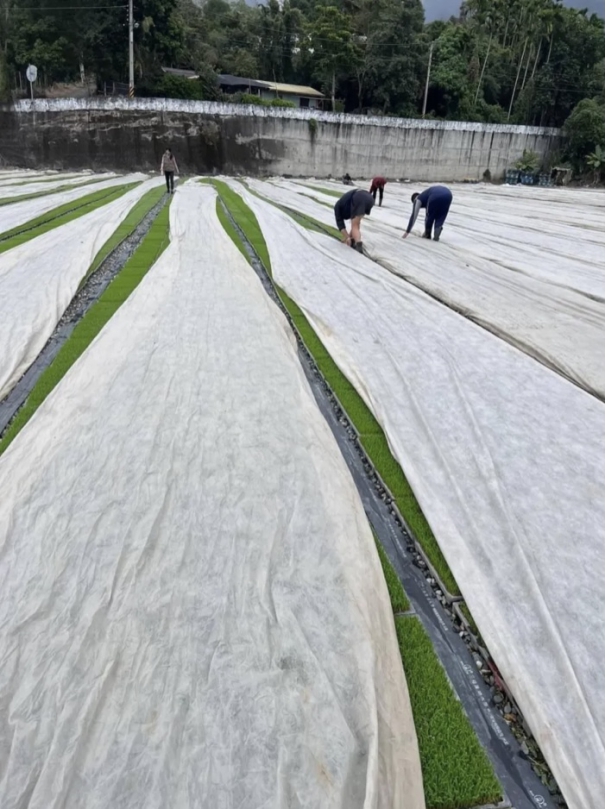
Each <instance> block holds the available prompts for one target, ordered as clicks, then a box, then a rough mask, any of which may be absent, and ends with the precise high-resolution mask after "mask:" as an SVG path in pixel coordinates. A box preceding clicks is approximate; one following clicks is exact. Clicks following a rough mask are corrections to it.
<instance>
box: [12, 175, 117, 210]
mask: <svg viewBox="0 0 605 809" xmlns="http://www.w3.org/2000/svg"><path fill="white" fill-rule="evenodd" d="M106 179H107V178H106V177H99V178H98V179H96V180H87V181H86V182H85V183H76V184H74V185H68V184H66V185H60V186H58V187H57V188H49V189H48V191H36V192H35V193H34V194H23V195H22V196H19V197H2V198H0V207H1V206H2V205H10V204H11V203H12V202H25V201H26V200H28V199H36V197H47V196H49V195H50V194H58V193H59V192H60V191H72V190H73V189H74V188H83V187H84V186H85V185H94V184H95V183H102V182H104V181H105V180H106Z"/></svg>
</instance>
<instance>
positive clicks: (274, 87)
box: [218, 73, 324, 109]
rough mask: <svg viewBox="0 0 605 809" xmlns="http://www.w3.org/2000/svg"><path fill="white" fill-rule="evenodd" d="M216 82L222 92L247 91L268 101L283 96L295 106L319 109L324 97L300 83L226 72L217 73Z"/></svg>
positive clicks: (317, 91)
mask: <svg viewBox="0 0 605 809" xmlns="http://www.w3.org/2000/svg"><path fill="white" fill-rule="evenodd" d="M218 83H219V86H220V88H221V90H222V91H223V92H224V93H249V94H251V95H258V96H259V97H260V98H263V99H266V100H268V101H270V100H271V99H273V98H283V99H284V100H285V101H292V102H293V103H294V104H295V105H296V106H297V107H309V108H311V109H321V106H322V102H323V99H324V96H323V95H322V94H321V93H320V92H319V90H315V89H314V88H313V87H306V86H304V85H301V84H283V83H282V82H274V81H262V80H260V79H247V78H244V77H242V76H229V75H228V74H226V73H219V77H218Z"/></svg>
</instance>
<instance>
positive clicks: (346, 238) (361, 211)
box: [334, 188, 374, 253]
mask: <svg viewBox="0 0 605 809" xmlns="http://www.w3.org/2000/svg"><path fill="white" fill-rule="evenodd" d="M373 207H374V199H373V197H372V195H371V194H370V192H369V191H363V190H362V189H361V188H354V189H353V190H352V191H347V193H346V194H344V195H343V196H342V197H341V198H340V199H339V200H338V202H337V203H336V205H335V206H334V216H335V217H336V227H337V228H338V230H339V231H340V233H341V235H342V240H343V242H346V243H347V244H348V245H349V246H350V247H354V248H355V250H357V251H358V252H359V253H362V252H363V246H362V242H361V220H362V219H363V217H364V216H369V215H370V211H371V210H372V208H373ZM347 220H350V221H351V232H350V233H349V232H348V231H347V227H346V225H345V222H346V221H347Z"/></svg>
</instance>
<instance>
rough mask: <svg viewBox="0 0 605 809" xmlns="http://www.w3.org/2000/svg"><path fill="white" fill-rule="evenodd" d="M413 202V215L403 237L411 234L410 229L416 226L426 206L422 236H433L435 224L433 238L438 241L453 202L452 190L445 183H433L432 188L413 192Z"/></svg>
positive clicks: (424, 237)
mask: <svg viewBox="0 0 605 809" xmlns="http://www.w3.org/2000/svg"><path fill="white" fill-rule="evenodd" d="M412 202H413V203H414V207H413V208H412V215H411V216H410V221H409V223H408V228H407V230H406V232H405V233H404V234H403V238H404V239H405V238H407V236H409V234H410V231H411V230H412V228H413V227H414V222H415V221H416V219H417V217H418V214H419V213H420V209H421V208H426V217H425V220H424V233H423V234H422V238H423V239H430V238H431V234H432V231H433V225H434V226H435V235H434V236H433V238H434V240H435V241H436V242H438V241H439V237H440V236H441V231H442V230H443V223H444V222H445V220H446V218H447V215H448V212H449V210H450V205H451V204H452V192H451V191H450V189H449V188H446V187H445V186H444V185H432V186H431V187H430V188H427V189H426V190H425V191H423V192H422V194H412Z"/></svg>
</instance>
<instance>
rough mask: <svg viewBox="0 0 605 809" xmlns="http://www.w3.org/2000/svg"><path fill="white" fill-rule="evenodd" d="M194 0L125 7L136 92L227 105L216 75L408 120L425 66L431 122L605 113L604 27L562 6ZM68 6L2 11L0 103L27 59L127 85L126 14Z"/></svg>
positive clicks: (46, 70)
mask: <svg viewBox="0 0 605 809" xmlns="http://www.w3.org/2000/svg"><path fill="white" fill-rule="evenodd" d="M116 2H117V0H116ZM197 2H198V3H199V5H196V4H194V3H193V1H192V0H136V2H135V18H136V23H137V28H136V30H135V72H136V83H137V90H138V92H139V93H141V94H144V95H159V96H171V97H177V98H209V99H221V98H226V97H225V96H223V95H222V93H221V92H220V90H219V87H218V83H217V74H218V73H231V74H234V75H239V76H245V77H249V78H258V79H265V80H270V81H278V82H280V81H281V82H291V83H296V84H306V85H308V84H311V85H313V86H314V87H316V88H317V89H320V90H321V91H323V92H324V93H325V95H326V96H327V97H328V98H329V99H331V100H332V106H333V108H334V109H337V110H341V109H344V110H345V111H347V112H354V111H360V110H361V111H364V112H372V113H374V114H385V115H405V116H417V115H420V114H421V112H422V107H423V98H424V87H425V79H426V74H427V67H428V63H429V54H431V60H432V61H431V75H430V82H429V89H428V99H427V101H428V104H427V115H429V116H431V117H437V118H447V119H457V120H475V121H487V122H494V123H498V122H506V121H510V122H511V123H521V124H533V125H542V126H562V125H563V124H564V123H565V121H566V120H567V118H568V117H569V116H570V114H571V113H572V111H573V110H574V108H575V107H576V106H577V105H578V104H579V103H580V102H581V101H583V100H584V99H594V100H595V103H600V104H603V103H605V89H604V81H605V37H604V25H603V20H602V19H601V18H599V17H598V16H597V15H594V14H593V15H588V13H587V12H586V11H577V10H576V9H570V8H565V7H563V6H562V5H561V0H494V2H490V1H489V0H464V2H463V3H462V6H461V8H460V12H459V15H458V16H457V17H455V18H454V17H453V18H451V19H450V20H449V21H447V22H444V21H436V22H432V23H430V24H429V25H425V23H424V11H423V7H422V2H421V0H355V2H354V3H353V2H352V1H351V0H284V2H283V3H282V4H281V6H280V4H279V2H278V0H265V4H263V5H259V6H248V5H246V4H245V2H244V1H243V0H236V1H235V2H228V0H197ZM75 3H76V4H77V6H78V10H77V12H74V11H73V9H72V7H71V6H68V4H66V8H65V9H61V8H60V7H59V4H57V2H56V0H36V3H35V6H34V5H33V4H32V6H31V7H29V8H24V7H23V6H22V5H21V3H20V2H19V0H0V95H2V94H3V93H4V95H6V85H7V81H8V83H9V84H10V83H11V81H12V85H13V86H14V85H15V81H14V78H13V79H11V77H14V76H16V75H17V72H16V71H17V70H19V71H21V74H22V75H23V70H24V68H25V66H26V65H27V64H28V62H30V61H31V62H34V63H36V64H37V65H38V67H39V69H40V74H41V76H42V79H43V80H44V81H47V82H50V81H60V80H64V81H67V80H69V81H74V80H76V81H77V80H83V79H84V78H86V77H94V78H95V79H96V80H97V81H98V82H103V81H125V80H126V77H127V75H128V69H127V27H126V21H127V20H126V9H125V6H124V5H123V4H122V5H117V4H116V5H115V7H106V6H100V5H98V4H97V0H75ZM162 66H164V67H181V68H188V69H194V70H195V71H196V72H197V73H198V74H199V75H200V78H199V79H198V80H193V81H187V80H185V79H181V78H179V77H174V76H165V75H163V74H162V72H161V67H162ZM227 98H230V96H227ZM595 145H596V143H593V144H592V145H591V149H594V147H595ZM581 159H582V161H585V159H586V154H584V155H582V156H581Z"/></svg>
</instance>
